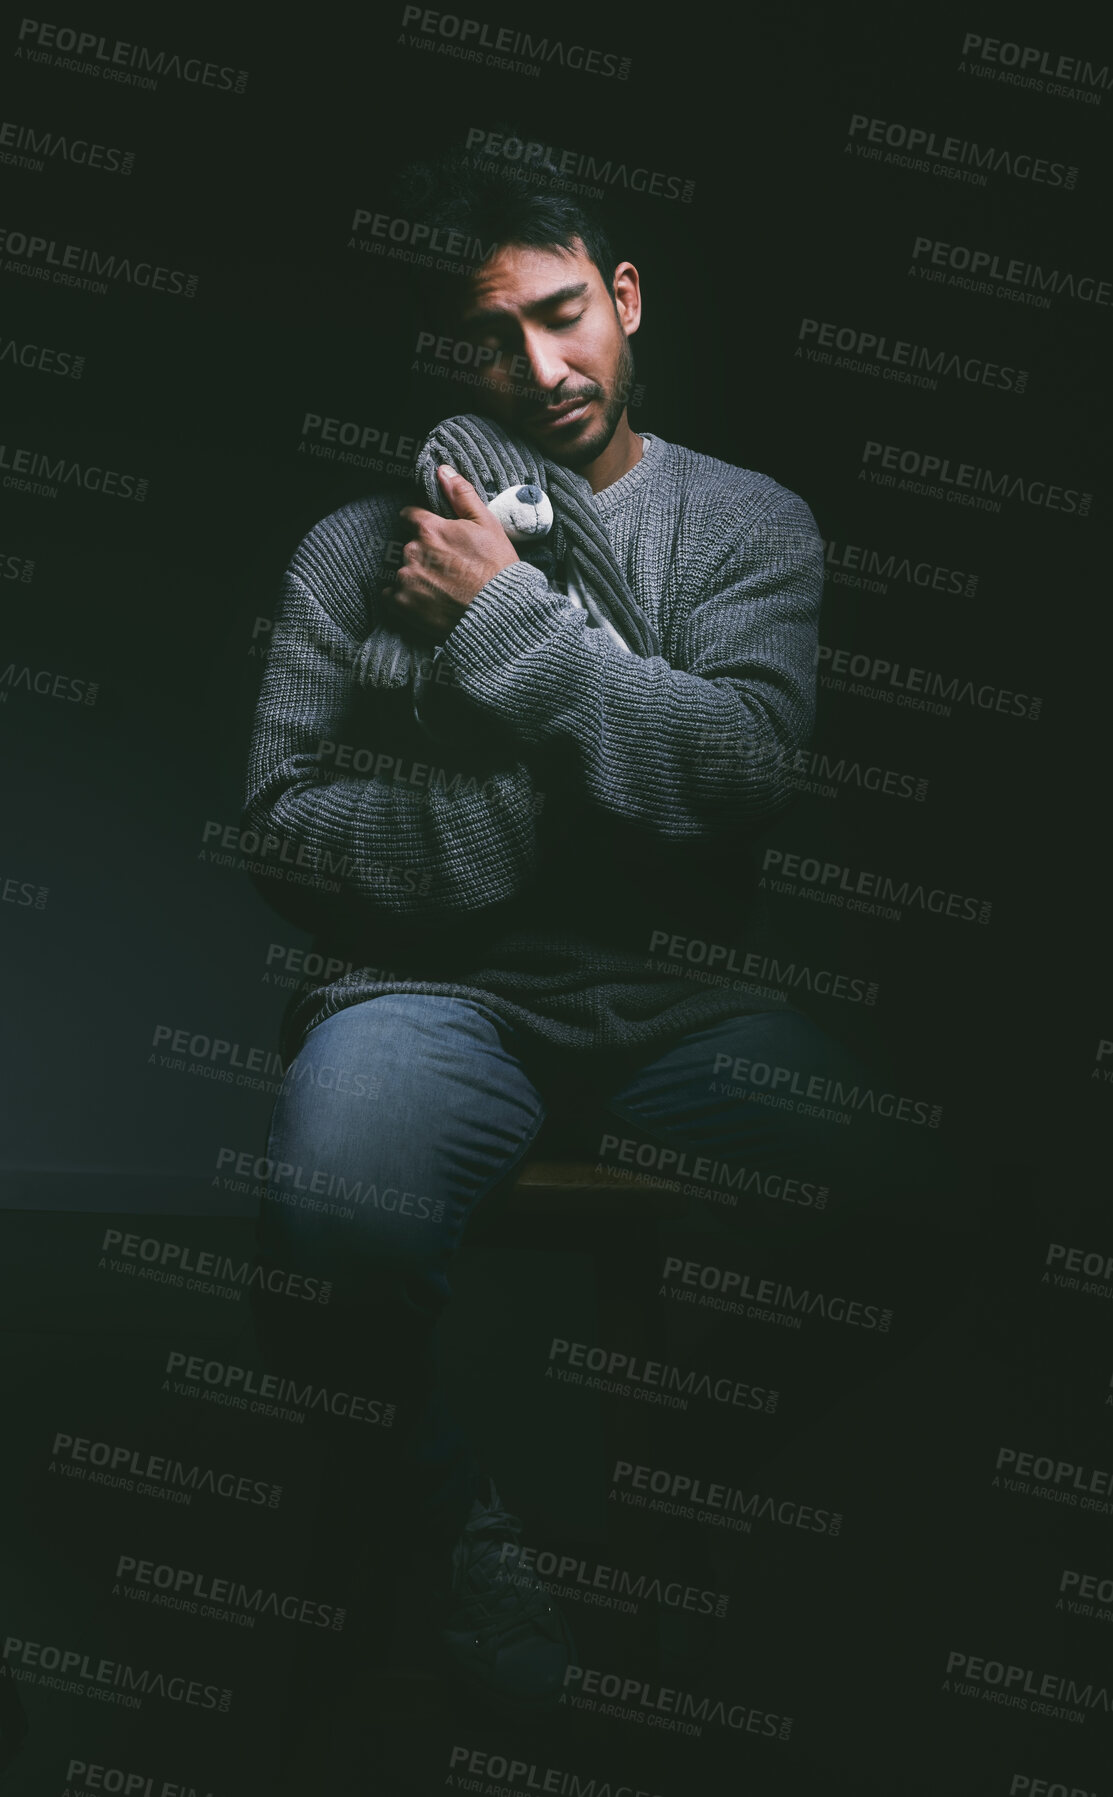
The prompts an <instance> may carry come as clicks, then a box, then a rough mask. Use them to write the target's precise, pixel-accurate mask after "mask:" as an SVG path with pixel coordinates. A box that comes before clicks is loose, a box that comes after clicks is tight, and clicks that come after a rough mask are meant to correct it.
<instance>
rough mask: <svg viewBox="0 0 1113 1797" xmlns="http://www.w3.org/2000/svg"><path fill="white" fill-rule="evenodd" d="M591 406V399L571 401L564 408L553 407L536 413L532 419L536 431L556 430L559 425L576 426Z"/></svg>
mask: <svg viewBox="0 0 1113 1797" xmlns="http://www.w3.org/2000/svg"><path fill="white" fill-rule="evenodd" d="M590 404H591V398H590V397H589V398H587V399H570V400H568V401H567V402H566V403H565V404H564V405H562V406H552V407H550V408H549V409H548V410H547V411H544V412H535V413H534V415H533V417H532V418H531V419H530V424H531V426H532V427H533V429H534V430H543V431H545V430H555V429H556V428H557V426H559V425H565V424H575V423H577V422H578V420H579V419H581V418H582V417H583V415H584V413H585V412H586V411H587V408H588V406H589V405H590Z"/></svg>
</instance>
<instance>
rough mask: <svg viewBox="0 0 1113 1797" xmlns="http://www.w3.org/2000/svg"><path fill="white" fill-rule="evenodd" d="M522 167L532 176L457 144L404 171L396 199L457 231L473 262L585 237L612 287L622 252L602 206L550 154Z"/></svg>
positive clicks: (511, 133) (414, 214)
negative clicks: (583, 196)
mask: <svg viewBox="0 0 1113 1797" xmlns="http://www.w3.org/2000/svg"><path fill="white" fill-rule="evenodd" d="M500 135H501V136H502V138H503V139H504V140H505V141H507V142H511V141H517V142H519V143H522V144H526V143H528V142H529V138H528V134H524V133H522V132H520V131H515V130H514V129H513V128H512V127H511V126H502V127H500ZM524 173H525V175H526V177H527V178H526V179H522V178H520V176H519V175H518V174H517V172H516V165H513V164H511V165H507V164H505V163H503V164H500V163H499V161H498V159H497V158H495V157H486V156H482V155H481V154H479V153H470V152H469V151H467V150H466V149H465V148H463V146H461V145H452V146H450V147H448V148H446V149H443V150H442V151H441V152H440V153H439V154H436V155H433V156H431V157H429V158H428V159H426V160H424V161H422V162H415V163H412V164H411V165H410V166H409V167H408V168H407V169H405V170H404V171H403V173H402V175H401V176H400V177H399V180H398V183H397V191H398V200H399V204H400V205H401V206H402V207H403V208H405V210H406V211H407V214H408V216H409V217H411V218H414V219H419V220H420V221H421V222H422V223H423V224H427V225H429V226H431V227H432V228H434V229H437V230H441V231H457V232H459V233H460V235H461V237H462V238H463V239H464V240H465V241H466V243H467V245H468V246H469V250H470V258H471V262H472V265H473V266H474V267H475V268H479V267H481V266H482V264H483V262H484V261H485V260H487V259H488V258H489V257H490V256H492V255H493V254H494V253H495V251H496V250H498V249H503V248H505V247H506V246H507V245H510V244H516V245H521V246H523V247H526V248H529V249H563V250H572V249H574V248H575V246H576V242H577V240H579V242H580V243H581V244H582V245H583V248H584V252H585V254H586V255H587V256H588V258H589V260H590V261H592V262H593V263H594V264H595V266H596V268H597V269H598V270H599V273H600V275H601V277H602V280H603V285H604V287H605V288H606V289H607V292H608V293H610V292H612V282H613V279H614V271H615V268H616V266H617V263H618V257H617V256H616V255H615V252H614V246H613V243H612V239H611V233H610V230H609V228H608V223H607V221H606V220H605V219H604V217H603V215H602V213H601V212H600V210H599V209H598V207H596V206H594V205H592V204H590V203H588V204H584V203H583V202H582V201H580V200H579V199H577V198H576V197H575V196H574V194H573V193H571V192H570V191H568V189H569V186H570V183H569V182H568V181H567V180H565V179H564V177H562V175H561V173H560V171H559V169H557V168H556V167H555V166H554V165H553V164H552V163H551V162H550V161H547V160H546V159H545V156H544V153H541V154H539V155H536V156H535V157H534V158H533V159H532V160H531V161H530V162H529V163H528V164H527V165H526V167H525V170H524ZM466 279H467V277H466V276H464V277H458V278H457V280H456V281H455V282H453V283H452V284H451V290H452V292H453V296H454V297H455V296H456V295H457V294H458V293H459V291H460V288H461V287H462V285H463V282H464V281H465V280H466Z"/></svg>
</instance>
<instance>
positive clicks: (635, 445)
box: [580, 412, 644, 493]
mask: <svg viewBox="0 0 1113 1797" xmlns="http://www.w3.org/2000/svg"><path fill="white" fill-rule="evenodd" d="M643 451H644V445H643V443H642V440H641V438H640V437H639V436H638V433H637V432H636V431H632V430H631V429H630V424H629V420H628V419H627V417H626V413H625V412H623V414H622V417H621V418H620V419H619V422H618V428H617V429H616V431H615V433H614V436H613V437H612V438H611V440H610V442H609V443H608V444H607V447H606V449H605V450H604V451H603V453H602V455H601V456H598V457H597V458H596V460H595V461H594V462H588V463H587V464H586V466H585V467H583V468H582V469H581V470H580V472H581V474H582V475H583V477H584V479H585V480H586V481H587V483H588V485H589V486H590V488H591V490H592V492H593V493H601V492H602V491H603V489H604V487H613V486H614V483H615V481H616V480H621V479H622V476H623V475H624V474H629V472H630V470H631V468H636V467H637V465H638V463H639V462H640V461H641V459H642V454H643Z"/></svg>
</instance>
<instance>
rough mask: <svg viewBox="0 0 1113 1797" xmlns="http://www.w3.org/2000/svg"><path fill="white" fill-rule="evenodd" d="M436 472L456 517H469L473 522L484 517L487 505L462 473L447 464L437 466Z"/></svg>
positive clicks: (477, 521)
mask: <svg viewBox="0 0 1113 1797" xmlns="http://www.w3.org/2000/svg"><path fill="white" fill-rule="evenodd" d="M437 474H438V475H439V477H440V483H441V486H442V487H443V488H444V490H445V492H446V493H447V495H448V499H449V503H450V504H451V506H452V509H453V511H454V512H455V513H456V516H457V517H458V518H470V519H472V521H473V522H474V523H476V524H478V523H479V522H480V521H481V519H482V518H484V517H485V515H486V512H487V507H486V506H485V505H484V503H483V501H482V499H480V497H479V494H478V493H477V492H476V490H475V488H474V487H473V486H472V484H471V482H470V480H465V479H464V477H463V475H462V474H457V473H456V472H455V470H454V469H452V468H449V467H448V465H447V464H445V465H444V466H443V467H440V468H438V469H437Z"/></svg>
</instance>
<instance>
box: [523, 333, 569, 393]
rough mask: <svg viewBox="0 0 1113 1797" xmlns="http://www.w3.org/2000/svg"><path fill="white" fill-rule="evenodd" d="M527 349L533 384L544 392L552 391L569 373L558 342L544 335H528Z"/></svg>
mask: <svg viewBox="0 0 1113 1797" xmlns="http://www.w3.org/2000/svg"><path fill="white" fill-rule="evenodd" d="M525 351H526V356H527V358H528V360H529V369H530V379H531V381H532V382H533V385H534V386H535V387H538V388H539V389H540V390H541V392H542V393H552V392H553V391H554V390H555V389H556V388H557V387H559V386H560V383H561V381H563V380H564V379H565V377H566V376H567V373H568V369H567V367H566V365H565V361H564V357H563V356H562V355H561V354H560V351H559V350H558V348H557V346H556V344H555V343H552V342H549V341H546V339H545V338H544V337H542V336H527V338H526V341H525Z"/></svg>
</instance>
